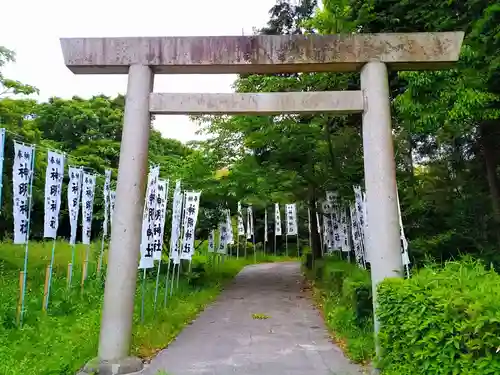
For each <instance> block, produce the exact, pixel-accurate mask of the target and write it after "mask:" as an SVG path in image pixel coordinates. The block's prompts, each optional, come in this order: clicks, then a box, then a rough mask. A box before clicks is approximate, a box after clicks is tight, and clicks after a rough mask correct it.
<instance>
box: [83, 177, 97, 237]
mask: <svg viewBox="0 0 500 375" xmlns="http://www.w3.org/2000/svg"><path fill="white" fill-rule="evenodd" d="M95 179H96V176H95V175H93V174H90V173H87V172H83V190H82V243H83V244H84V245H90V235H91V231H92V216H93V211H94V191H95Z"/></svg>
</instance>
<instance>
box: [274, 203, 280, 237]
mask: <svg viewBox="0 0 500 375" xmlns="http://www.w3.org/2000/svg"><path fill="white" fill-rule="evenodd" d="M274 236H281V214H280V205H279V204H278V203H275V204H274Z"/></svg>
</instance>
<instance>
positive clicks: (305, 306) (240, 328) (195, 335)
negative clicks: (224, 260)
mask: <svg viewBox="0 0 500 375" xmlns="http://www.w3.org/2000/svg"><path fill="white" fill-rule="evenodd" d="M301 289H302V282H301V275H300V269H299V264H298V263H295V262H293V263H292V262H287V263H274V264H260V265H255V266H248V267H246V268H245V269H244V270H243V271H242V272H241V273H240V274H239V275H238V276H237V277H236V278H235V280H234V281H233V283H232V284H231V285H230V286H228V288H227V289H226V290H224V291H223V292H222V294H221V295H220V297H219V298H218V300H217V301H216V302H215V303H214V304H213V305H211V306H209V307H208V308H207V309H206V310H205V311H204V312H203V313H202V314H201V315H200V316H199V317H198V319H196V321H194V322H193V324H192V325H189V326H187V327H186V328H185V329H184V330H183V331H182V332H181V333H180V335H179V336H178V337H177V339H176V340H175V341H174V342H173V343H172V344H170V346H169V347H168V348H167V349H165V350H163V351H162V352H160V353H159V354H158V356H157V357H156V358H154V359H153V360H152V362H151V364H150V366H149V367H148V368H146V370H145V371H144V373H145V375H156V374H158V371H159V370H163V371H166V372H167V373H168V374H169V375H195V374H196V375H197V374H200V375H228V374H241V375H351V374H352V375H354V374H361V373H362V372H361V370H360V367H358V366H356V365H353V364H351V363H350V362H349V361H348V360H347V359H346V358H345V357H344V355H343V354H342V352H341V351H340V349H339V348H337V347H336V346H335V345H333V344H332V343H331V342H330V341H329V339H328V334H327V332H326V329H325V326H324V323H323V320H322V318H321V317H320V315H319V313H318V312H317V311H316V310H315V309H314V307H313V306H312V305H311V301H310V300H308V298H307V295H306V293H305V292H303V291H302V290H301ZM252 314H265V315H266V316H268V317H269V318H268V319H263V320H258V319H253V318H252Z"/></svg>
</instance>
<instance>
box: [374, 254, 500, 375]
mask: <svg viewBox="0 0 500 375" xmlns="http://www.w3.org/2000/svg"><path fill="white" fill-rule="evenodd" d="M499 297H500V276H499V275H498V274H497V273H495V272H494V271H492V270H486V269H485V267H484V266H483V265H482V264H480V263H478V262H473V261H471V260H465V261H462V262H450V263H448V264H446V265H445V267H444V268H442V269H437V268H432V267H427V268H425V269H423V270H421V271H420V272H418V273H417V274H416V275H414V276H413V277H412V278H411V279H408V280H403V279H388V280H386V281H384V282H383V283H382V284H381V285H380V287H379V294H378V301H379V306H380V307H379V310H378V318H379V321H380V335H379V340H380V345H381V354H382V358H383V360H382V363H381V366H382V368H383V369H384V372H383V373H384V375H410V374H412V375H413V374H467V375H476V374H477V375H488V374H500V354H499V353H497V351H498V350H499V347H500V298H499Z"/></svg>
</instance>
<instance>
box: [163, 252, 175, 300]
mask: <svg viewBox="0 0 500 375" xmlns="http://www.w3.org/2000/svg"><path fill="white" fill-rule="evenodd" d="M172 263H173V262H171V261H170V259H169V260H168V268H167V276H166V277H165V298H164V299H163V307H167V299H168V278H169V275H170V265H171V264H172ZM174 267H175V265H174ZM174 269H175V268H174ZM172 273H173V271H172Z"/></svg>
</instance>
